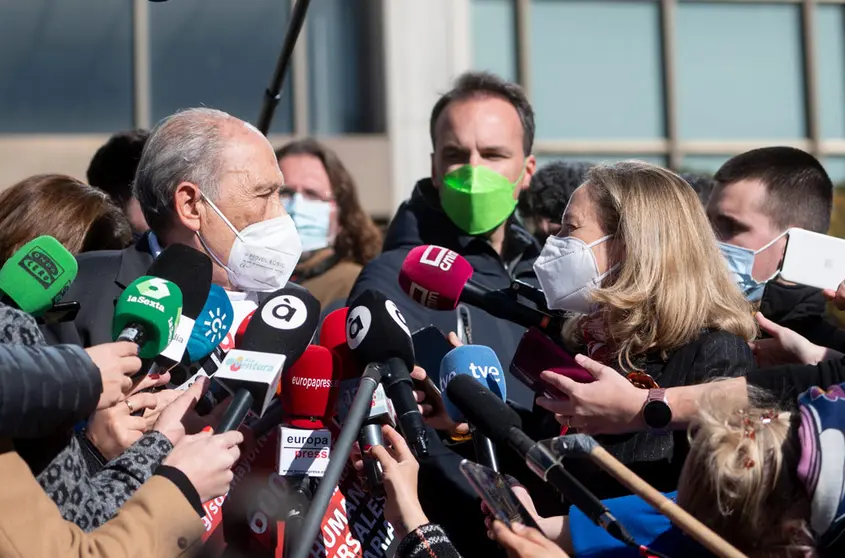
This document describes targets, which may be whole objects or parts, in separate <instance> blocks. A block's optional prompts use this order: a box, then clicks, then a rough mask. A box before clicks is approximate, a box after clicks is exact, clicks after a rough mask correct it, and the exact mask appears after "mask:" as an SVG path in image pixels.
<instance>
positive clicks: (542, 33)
mask: <svg viewBox="0 0 845 558" xmlns="http://www.w3.org/2000/svg"><path fill="white" fill-rule="evenodd" d="M530 41H531V45H530V53H531V96H532V101H533V104H534V110H535V111H536V113H537V137H538V138H540V139H564V138H573V139H594V138H606V139H653V138H662V137H663V136H664V134H665V131H664V128H665V124H664V118H663V93H662V80H663V77H662V69H661V55H660V12H659V3H657V2H635V1H631V2H610V1H603V0H602V1H599V0H581V1H565V2H561V1H557V0H534V1H533V2H532V3H531V34H530Z"/></svg>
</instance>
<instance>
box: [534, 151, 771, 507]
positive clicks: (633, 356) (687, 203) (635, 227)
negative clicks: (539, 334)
mask: <svg viewBox="0 0 845 558" xmlns="http://www.w3.org/2000/svg"><path fill="white" fill-rule="evenodd" d="M562 226H563V227H562V230H561V231H560V233H559V234H558V236H557V237H551V238H549V239H548V241H547V242H546V245H545V247H544V248H543V252H542V254H541V255H540V257H539V258H538V259H537V261H536V263H535V264H534V270H535V271H536V273H537V277H538V279H539V281H540V286H541V287H542V288H543V291H544V292H545V295H546V299H547V302H548V305H549V307H550V308H553V309H558V310H566V311H569V312H572V313H574V314H575V315H574V317H573V318H572V319H571V320H569V322H568V323H567V325H566V326H565V328H564V332H563V334H564V340H565V342H566V344H567V345H568V347H569V348H570V349H571V350H572V351H573V352H575V353H581V354H584V355H586V356H588V357H590V358H591V359H593V360H596V361H598V362H600V363H602V364H605V365H607V366H610V367H612V368H614V369H615V370H616V371H617V372H618V373H619V374H620V375H622V376H623V377H625V378H626V379H627V380H628V381H630V382H631V383H632V384H634V385H635V386H636V387H638V388H641V390H637V393H638V394H641V395H642V398H641V401H642V407H641V412H640V413H639V415H638V417H637V420H639V421H642V422H643V423H644V424H645V426H644V427H643V428H642V430H644V431H643V432H640V433H638V434H631V435H624V436H605V437H603V438H602V439H601V440H600V441H601V442H602V443H603V444H604V445H605V446H606V447H607V448H608V450H609V451H611V453H613V454H614V455H615V456H616V457H617V458H619V459H620V460H621V461H623V462H624V463H626V464H627V465H628V466H629V467H631V468H633V469H634V470H635V471H636V472H637V473H638V474H640V475H641V476H643V477H644V478H645V479H646V480H647V481H649V482H650V483H652V484H653V485H654V486H655V487H657V488H658V489H659V490H663V491H671V490H674V489H675V488H677V482H678V477H679V475H680V471H681V466H682V464H683V458H684V456H685V455H686V451H687V449H688V444H687V442H686V440H685V439H684V436H683V434H680V435H674V434H672V433H670V432H666V431H665V430H664V429H665V428H666V427H667V426H668V425H669V423H670V421H671V418H672V409H671V408H670V407H669V405H668V403H667V401H666V397H665V390H666V388H668V387H673V386H682V385H691V384H698V383H701V382H704V381H707V380H708V379H710V378H713V377H717V376H743V375H745V373H746V372H748V370H750V369H751V368H753V366H754V359H753V355H752V353H751V349H750V348H749V347H748V345H747V342H748V341H750V340H751V339H753V338H754V337H755V334H756V326H755V322H754V320H753V318H752V314H751V309H750V306H749V305H748V303H747V301H746V300H745V298H744V297H743V296H742V294H741V293H740V291H739V289H738V288H737V286H736V284H735V283H734V282H733V281H732V279H731V277H730V275H729V273H728V270H727V266H726V265H725V261H724V259H723V257H722V256H721V254H720V252H719V249H718V246H717V244H716V239H715V237H714V235H713V232H712V230H711V228H710V225H709V223H708V221H707V217H706V216H705V213H704V210H703V208H702V207H701V203H700V202H699V200H698V197H697V196H696V194H695V192H694V191H693V189H692V188H691V187H690V186H689V185H688V184H687V183H686V182H685V181H684V180H683V179H681V178H680V177H679V176H677V175H676V174H674V173H672V172H670V171H668V170H666V169H663V168H660V167H657V166H654V165H650V164H647V163H642V162H637V161H629V162H623V163H618V164H615V165H602V166H597V167H595V168H593V169H592V170H591V171H590V173H589V174H588V176H587V179H586V181H585V183H584V184H583V185H582V186H581V187H580V188H579V189H578V190H576V191H575V193H574V194H573V196H572V198H571V199H570V202H569V205H568V206H567V208H566V211H565V212H564V215H563V218H562ZM543 377H544V379H546V381H548V382H549V383H550V384H551V385H553V386H554V387H557V388H558V389H560V390H561V391H563V392H564V393H566V392H567V390H568V389H571V385H572V383H571V381H568V379H566V378H561V377H559V376H557V375H554V374H551V373H547V372H544V373H543ZM537 404H538V405H539V406H541V407H543V408H545V409H547V410H549V411H551V412H553V413H555V415H556V418H557V420H558V422H560V423H561V424H562V425H564V426H565V427H568V428H572V429H575V430H577V429H578V428H579V424H578V418H577V417H576V418H575V419H573V418H572V416H573V415H579V414H582V413H581V412H580V410H579V412H573V408H572V406H571V402H570V401H569V400H566V399H563V398H561V399H550V398H548V397H541V398H539V399H538V400H537ZM569 466H570V467H573V468H577V469H578V473H577V474H576V476H578V478H579V479H580V480H581V481H582V482H585V483H586V484H588V485H589V486H591V487H592V488H594V489H596V492H597V494H598V495H599V496H600V497H613V496H619V495H621V494H624V493H625V490H624V489H623V488H622V487H621V486H620V485H618V484H617V483H616V482H614V481H612V480H611V479H610V478H609V477H606V476H604V475H602V474H600V473H599V472H598V471H596V470H594V469H592V468H591V467H590V466H589V464H584V463H572V464H570V465H569Z"/></svg>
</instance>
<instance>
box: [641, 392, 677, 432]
mask: <svg viewBox="0 0 845 558" xmlns="http://www.w3.org/2000/svg"><path fill="white" fill-rule="evenodd" d="M642 413H643V422H645V425H646V426H648V428H649V429H650V430H665V429H666V427H667V426H669V423H670V422H672V408H671V407H669V402H668V401H667V400H666V390H665V389H662V388H657V389H650V390H648V397H647V398H646V400H645V403H643V410H642Z"/></svg>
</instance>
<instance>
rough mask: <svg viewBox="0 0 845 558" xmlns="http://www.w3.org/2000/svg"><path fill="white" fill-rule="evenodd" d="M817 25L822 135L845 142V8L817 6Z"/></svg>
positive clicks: (844, 176) (844, 175)
mask: <svg viewBox="0 0 845 558" xmlns="http://www.w3.org/2000/svg"><path fill="white" fill-rule="evenodd" d="M815 24H816V45H815V46H816V57H817V62H816V63H817V64H818V68H817V73H818V79H819V111H820V121H821V135H822V137H823V138H845V8H843V7H842V6H816V19H815ZM842 177H843V178H845V174H843V175H842Z"/></svg>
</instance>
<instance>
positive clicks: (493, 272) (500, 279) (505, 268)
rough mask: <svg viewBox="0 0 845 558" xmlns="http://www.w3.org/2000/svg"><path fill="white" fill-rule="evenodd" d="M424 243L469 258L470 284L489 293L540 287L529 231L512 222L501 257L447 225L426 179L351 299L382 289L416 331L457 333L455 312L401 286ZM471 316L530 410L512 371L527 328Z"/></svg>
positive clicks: (512, 394)
mask: <svg viewBox="0 0 845 558" xmlns="http://www.w3.org/2000/svg"><path fill="white" fill-rule="evenodd" d="M425 244H436V245H438V246H443V247H445V248H449V249H450V250H454V251H455V252H457V253H458V254H460V255H461V256H463V257H464V258H466V259H467V261H469V263H470V264H471V265H472V268H473V270H474V273H473V275H472V280H473V281H475V282H476V283H479V284H480V285H483V286H485V287H488V288H490V289H504V288H507V287H509V286H510V284H511V282H512V281H513V280H514V279H521V280H523V281H526V282H528V283H531V284H534V285H536V284H537V280H536V276H535V275H534V269H533V265H534V260H536V259H537V256H539V255H540V245H539V244H537V241H536V240H535V239H534V237H533V236H531V234H529V233H528V231H526V230H525V229H523V228H522V227H520V226H519V225H518V224H516V223H515V222H511V223H510V224H509V225H508V231H507V235H506V240H505V247H504V250H503V252H504V254H503V256H500V255H499V254H497V253H496V251H495V250H493V248H492V247H491V246H490V244H489V243H488V242H487V241H486V240H485V239H484V238H482V237H478V236H470V235H468V234H466V233H465V232H463V231H462V230H461V229H459V228H458V227H457V226H456V225H455V224H454V223H452V221H451V220H449V218H448V217H447V216H446V214H445V213H443V210H442V209H441V208H440V201H439V198H438V195H437V191H436V190H435V189H434V186H433V185H432V184H431V180H430V179H424V180H420V181H419V182H418V183H417V185H416V187H415V188H414V192H413V194H411V199H410V200H408V201H406V202H404V203H403V204H402V205H401V206H400V207H399V209H398V210H397V212H396V216H395V217H394V218H393V221H392V222H391V223H390V227H389V229H388V231H387V235H386V236H385V240H384V249H383V251H382V254H381V255H380V256H378V257H377V258H376V259H374V260H373V261H371V262H370V263H369V264H367V265H366V266H365V267H364V269H363V271H361V275H359V276H358V281H357V282H356V283H355V286H354V287H353V288H352V293H351V294H350V295H349V300H352V299H353V298H355V297H356V296H357V295H358V294H360V293H361V292H362V291H364V290H366V289H373V290H378V291H381V292H382V293H384V294H385V295H386V296H387V298H389V299H390V300H392V301H393V302H395V303H396V306H398V307H399V310H400V311H401V312H402V314H403V315H404V316H405V319H406V320H407V321H408V327H409V328H410V330H411V331H412V332H413V331H416V330H418V329H421V328H423V327H426V326H429V325H434V326H437V328H438V329H440V331H442V332H443V333H449V332H450V331H457V323H458V317H457V313H456V312H450V311H437V310H431V309H429V308H426V307H424V306H422V305H420V304H417V303H416V302H414V301H413V300H411V298H410V297H408V295H406V294H405V293H404V292H403V291H402V289H401V288H400V287H399V269H400V268H401V267H402V262H403V261H405V257H406V256H407V255H408V252H410V251H411V249H412V248H415V247H417V246H423V245H425ZM469 312H470V323H471V324H472V342H473V343H475V344H478V345H486V346H488V347H490V348H491V349H493V350H494V351H495V352H496V355H497V356H498V357H499V361H500V362H501V363H502V367H503V368H504V371H505V378H506V380H507V389H508V399H510V400H511V401H514V402H516V403H517V404H519V405H521V406H523V407H526V408H529V409H530V408H531V406H532V405H533V401H534V394H533V392H532V391H531V390H529V389H528V387H526V386H525V385H524V384H523V383H522V382H520V381H519V380H517V379H516V378H514V377H513V376H511V374H510V372H509V368H510V363H511V360H512V359H513V355H514V353H515V352H516V347H517V345H518V344H519V340H520V338H521V337H522V334H523V333H525V328H523V327H521V326H518V325H516V324H513V323H511V322H508V321H505V320H500V319H499V318H494V317H493V316H491V315H490V314H488V313H487V312H485V311H483V310H480V309H478V308H474V307H472V306H469Z"/></svg>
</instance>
